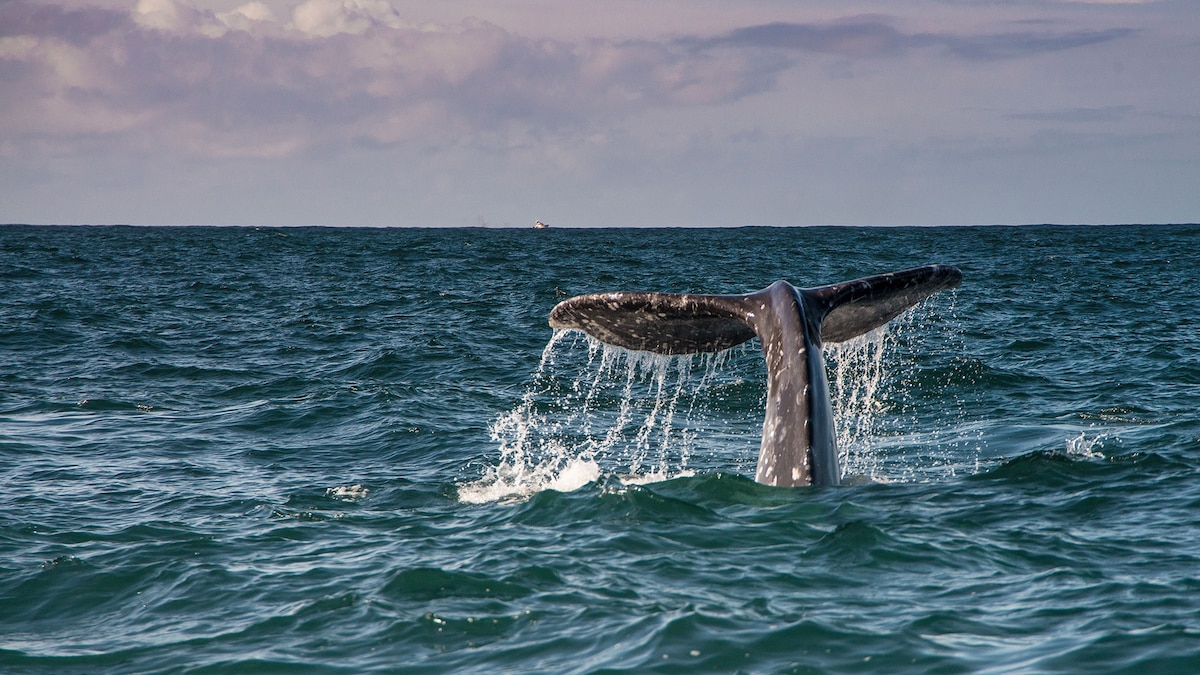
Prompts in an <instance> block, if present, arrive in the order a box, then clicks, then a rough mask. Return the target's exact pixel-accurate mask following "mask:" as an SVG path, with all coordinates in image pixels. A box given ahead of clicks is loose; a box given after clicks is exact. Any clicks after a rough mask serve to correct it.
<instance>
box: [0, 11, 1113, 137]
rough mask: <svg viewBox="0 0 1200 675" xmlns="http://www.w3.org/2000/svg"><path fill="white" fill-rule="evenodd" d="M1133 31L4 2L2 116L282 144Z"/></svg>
mask: <svg viewBox="0 0 1200 675" xmlns="http://www.w3.org/2000/svg"><path fill="white" fill-rule="evenodd" d="M1129 34H1130V31H1128V30H1124V29H1110V30H1101V31H1082V32H1080V31H1076V32H1059V33H1055V32H1049V31H1047V32H1014V33H1001V34H987V35H952V34H945V33H931V32H905V31H903V30H900V29H899V28H897V27H895V26H894V25H893V24H892V22H891V21H890V20H889V19H888V18H887V17H880V16H860V17H851V18H848V19H845V20H842V21H835V22H830V23H769V24H762V25H752V26H745V27H741V28H737V29H734V30H731V31H728V32H725V33H722V34H718V35H716V36H684V37H676V38H671V39H664V40H658V41H654V40H633V41H621V40H611V39H591V40H576V41H562V40H554V39H538V38H531V37H526V36H522V35H520V34H517V33H513V32H510V31H508V30H505V29H503V28H501V27H499V26H497V25H494V24H491V23H487V22H483V21H478V20H471V19H467V20H463V21H461V22H459V23H457V24H454V25H443V26H436V25H429V24H415V23H412V22H409V21H407V20H405V18H404V17H403V16H402V15H401V14H400V13H399V12H398V11H397V10H396V9H395V8H394V7H393V6H392V5H391V4H390V3H389V2H387V0H307V1H306V2H303V3H302V4H300V5H298V6H296V7H295V9H294V10H293V11H292V12H291V15H290V16H286V17H277V16H276V15H275V14H274V13H273V12H272V10H271V8H270V7H269V6H267V5H266V4H264V3H263V2H260V1H255V2H249V3H247V4H244V5H242V6H240V7H238V8H236V9H234V10H231V11H228V12H212V11H208V10H201V9H197V8H196V7H195V6H193V5H191V4H188V3H187V2H184V1H182V0H139V2H138V3H137V4H136V6H135V7H134V8H133V9H132V11H129V10H119V9H102V8H97V7H85V8H81V9H67V8H65V7H62V6H57V5H53V4H49V5H47V4H43V3H38V4H33V3H27V2H5V3H0V95H2V97H3V100H4V101H5V104H6V114H5V115H4V116H3V118H2V119H0V134H3V135H4V136H5V137H6V138H8V139H10V140H12V139H35V140H39V141H42V142H60V143H69V142H72V140H73V139H77V138H79V137H81V136H90V137H103V138H122V139H124V140H126V141H127V142H140V143H143V144H145V145H146V146H147V147H148V148H163V147H175V148H182V149H184V150H185V151H187V152H191V153H196V154H200V155H212V156H249V157H279V156H287V155H291V154H295V153H299V152H304V151H306V150H314V149H320V148H323V147H336V146H339V145H344V144H348V143H357V144H382V145H386V144H395V143H416V144H421V143H434V144H436V143H445V142H457V141H458V140H459V139H463V138H470V137H472V136H473V135H479V134H499V135H505V134H512V135H513V136H520V135H522V134H528V133H530V130H538V131H540V132H545V131H551V132H552V131H554V130H556V129H566V130H573V131H572V133H581V131H580V130H586V129H587V128H588V127H589V126H593V125H600V126H603V125H604V124H606V122H607V121H610V120H614V119H621V118H622V117H624V116H628V115H632V114H637V113H639V112H641V111H646V110H650V109H668V108H677V107H696V106H709V105H714V104H720V103H728V102H731V101H737V100H739V99H742V98H745V97H747V96H750V95H753V94H756V93H761V92H766V91H770V90H771V89H773V88H774V87H776V86H777V81H778V77H779V75H780V73H782V72H783V71H785V70H787V69H788V68H790V67H792V66H794V65H795V64H797V63H798V62H799V61H800V60H802V59H803V58H804V57H805V55H806V54H817V55H825V56H830V57H834V58H839V59H878V58H885V57H894V58H902V57H904V56H905V55H906V54H909V53H912V52H914V51H917V50H935V51H936V52H938V53H940V54H942V55H944V56H947V57H949V58H957V59H967V60H972V61H988V60H1002V59H1017V58H1021V57H1025V56H1031V55H1036V54H1041V53H1046V52H1052V51H1058V50H1065V49H1073V48H1077V47H1083V46H1087V45H1093V44H1098V43H1102V42H1107V41H1112V40H1116V39H1120V38H1122V37H1125V36H1127V35H1129ZM135 132H136V133H135Z"/></svg>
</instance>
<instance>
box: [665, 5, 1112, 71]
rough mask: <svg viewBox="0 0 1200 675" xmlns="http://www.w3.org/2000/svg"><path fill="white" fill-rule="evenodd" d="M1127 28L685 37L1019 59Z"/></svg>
mask: <svg viewBox="0 0 1200 675" xmlns="http://www.w3.org/2000/svg"><path fill="white" fill-rule="evenodd" d="M1133 32H1134V31H1132V30H1130V29H1126V28H1113V29H1108V30H1099V31H1068V32H1058V33H1056V32H1051V31H1043V32H1033V31H1014V32H1006V33H993V34H979V35H956V34H952V33H930V32H917V33H904V32H902V31H900V30H898V29H896V28H895V27H894V26H893V25H892V23H891V21H890V20H889V19H888V18H887V17H883V16H877V15H869V16H861V17H854V18H849V19H845V20H842V21H836V22H833V23H829V24H800V23H770V24H764V25H760V26H749V27H746V28H738V29H736V30H733V31H730V32H728V33H725V34H723V35H719V36H717V37H713V38H704V39H697V38H689V39H685V40H683V41H681V42H682V43H683V44H689V45H691V46H693V47H694V48H696V49H699V50H712V49H718V48H739V49H746V48H750V49H761V50H779V51H786V52H813V53H822V54H834V55H838V56H845V57H850V58H864V57H880V56H890V55H898V54H901V53H903V52H907V51H910V50H915V49H923V48H929V49H940V50H941V51H942V52H944V53H946V54H949V55H952V56H956V57H960V58H964V59H971V60H999V59H1015V58H1021V57H1027V56H1034V55H1037V54H1043V53H1046V52H1056V51H1062V50H1066V49H1075V48H1077V47H1086V46H1089V45H1094V44H1100V43H1103V42H1110V41H1112V40H1117V39H1120V38H1123V37H1127V36H1129V35H1131V34H1133Z"/></svg>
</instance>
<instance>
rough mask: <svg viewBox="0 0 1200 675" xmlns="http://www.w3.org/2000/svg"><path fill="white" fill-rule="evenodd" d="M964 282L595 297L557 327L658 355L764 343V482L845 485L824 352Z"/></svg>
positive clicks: (914, 275)
mask: <svg viewBox="0 0 1200 675" xmlns="http://www.w3.org/2000/svg"><path fill="white" fill-rule="evenodd" d="M961 282H962V273H961V272H960V271H959V270H958V268H956V267H951V266H948V265H929V266H926V267H916V268H913V269H907V270H902V271H900V272H892V273H890V274H880V275H877V276H872V277H865V278H862V279H855V280H853V281H846V282H842V283H840V284H831V285H828V286H819V287H816V288H795V287H794V286H792V285H791V284H789V283H787V282H786V281H776V282H775V283H773V284H771V285H770V286H768V287H767V288H764V289H763V290H761V291H757V292H754V293H748V294H745V295H695V294H673V293H596V294H591V295H580V296H576V297H574V298H570V299H568V300H564V301H563V302H561V303H559V304H558V305H557V306H555V307H554V309H553V310H552V311H551V312H550V325H551V326H553V327H555V328H564V329H567V328H569V329H576V330H581V331H583V332H585V333H587V334H588V335H590V336H592V337H593V338H595V339H597V340H599V341H601V342H604V343H606V344H610V345H615V346H618V347H624V348H625V349H632V350H636V351H648V352H654V353H657V354H694V353H697V352H719V351H722V350H725V349H729V348H730V347H733V346H735V345H739V344H741V343H743V342H746V341H747V340H750V339H751V338H754V337H758V338H759V340H760V341H761V342H762V346H763V355H764V357H765V358H766V361H767V380H768V382H767V410H766V416H765V419H764V421H763V438H762V446H761V449H760V453H759V462H758V470H757V472H756V477H755V479H756V480H758V481H759V482H760V483H766V484H768V485H809V484H817V485H820V484H834V483H837V482H838V481H839V480H840V477H841V476H840V474H841V472H840V468H839V467H838V465H837V448H836V445H835V444H834V436H835V434H834V433H833V412H832V407H831V404H830V401H829V387H828V384H827V382H826V378H825V362H824V358H823V357H822V355H821V346H822V345H823V344H824V343H834V342H842V341H844V340H849V339H851V338H854V337H857V336H859V335H862V334H864V333H867V332H869V331H871V330H873V329H875V328H878V327H879V326H882V325H883V324H885V323H887V322H888V321H891V320H892V319H893V318H895V317H897V316H899V315H900V314H901V313H903V312H904V311H905V310H907V309H908V308H910V307H912V306H913V305H916V304H917V303H919V302H920V301H922V300H924V299H925V298H927V297H929V296H931V295H933V294H934V293H937V292H938V291H943V290H946V289H950V288H954V287H956V286H958V285H959V283H961Z"/></svg>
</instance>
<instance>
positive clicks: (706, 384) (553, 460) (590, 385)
mask: <svg viewBox="0 0 1200 675" xmlns="http://www.w3.org/2000/svg"><path fill="white" fill-rule="evenodd" d="M580 342H583V343H584V344H585V345H586V349H580V348H579V346H580V345H579V343H580ZM733 351H735V350H727V351H725V352H721V353H718V354H701V355H687V356H661V355H657V354H650V353H647V352H631V351H628V350H624V349H621V348H618V347H611V346H608V345H604V344H602V343H600V342H598V341H596V340H594V339H592V338H590V337H587V336H585V335H583V334H582V333H579V332H576V331H557V332H555V334H554V335H553V336H552V337H551V339H550V342H549V343H548V344H547V345H546V348H545V349H544V350H543V351H542V358H541V361H540V363H539V364H538V367H537V370H536V371H535V372H534V375H533V377H532V381H531V383H530V385H529V386H528V387H527V389H526V391H525V394H524V396H523V397H522V400H521V403H520V404H519V405H517V407H516V408H514V409H513V410H511V411H509V412H507V413H505V414H504V415H501V416H500V417H499V418H498V419H497V420H496V421H495V422H493V423H492V425H491V428H490V432H491V436H492V440H494V441H495V442H497V443H498V444H499V447H500V461H499V462H498V463H497V464H496V465H495V466H491V467H488V468H486V469H485V470H484V474H483V476H482V477H481V478H480V479H479V480H477V481H473V482H469V483H463V484H460V485H459V486H458V494H459V499H461V500H462V501H464V502H471V503H480V502H489V501H503V500H510V499H522V498H525V497H528V496H529V495H531V494H534V493H536V492H540V491H542V490H548V489H549V490H558V491H564V492H565V491H571V490H575V489H578V488H580V487H582V486H583V485H586V484H588V483H590V482H594V481H597V480H599V479H600V478H601V476H604V475H610V476H613V477H615V478H617V479H618V480H620V481H621V482H622V483H625V484H640V483H647V482H655V481H661V480H669V479H671V478H677V477H680V476H687V475H692V474H693V472H692V470H691V469H689V468H688V462H689V460H690V459H691V457H692V455H693V452H694V451H695V447H696V442H697V438H698V432H699V430H700V428H701V427H703V426H704V424H703V422H704V420H705V419H708V416H707V412H706V410H705V406H704V404H703V401H704V400H705V399H706V398H709V397H711V396H712V395H713V391H712V390H713V388H714V387H713V385H714V384H715V383H717V381H718V380H722V379H723V380H725V381H728V380H729V379H730V377H729V375H730V374H729V372H728V371H726V370H725V369H723V367H722V366H723V365H724V364H725V362H726V361H727V359H728V358H729V354H730V353H731V352H733ZM565 373H573V375H571V376H564V374H565ZM726 383H727V382H726Z"/></svg>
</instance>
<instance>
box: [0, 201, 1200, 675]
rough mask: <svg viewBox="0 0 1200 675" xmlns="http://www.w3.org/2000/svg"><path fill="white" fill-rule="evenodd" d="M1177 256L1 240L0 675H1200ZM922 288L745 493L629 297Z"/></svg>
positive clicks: (753, 378) (647, 237) (1199, 271)
mask: <svg viewBox="0 0 1200 675" xmlns="http://www.w3.org/2000/svg"><path fill="white" fill-rule="evenodd" d="M1196 251H1200V226H1149V225H1147V226H1107V227H1089V226H1023V227H930V228H856V227H837V228H820V227H814V228H738V229H694V230H693V229H597V230H575V229H548V230H532V229H530V230H500V229H400V228H397V229H349V228H347V229H341V228H277V229H275V228H251V227H244V228H208V227H188V228H175V227H161V228H160V227H108V226H104V227H47V226H4V227H0V481H2V482H0V486H2V488H3V489H2V490H0V672H4V673H176V672H189V673H339V672H341V673H363V672H403V673H447V672H455V673H500V672H504V673H534V672H555V673H621V672H629V673H697V672H712V673H792V672H795V673H808V672H813V673H820V672H873V671H878V672H889V673H895V672H914V673H915V672H920V673H958V672H983V673H993V672H1048V673H1054V672H1064V673H1076V672H1137V673H1148V672H1155V673H1158V672H1178V673H1188V672H1197V671H1200V415H1198V414H1197V409H1198V408H1200V294H1198V293H1197V291H1196V289H1197V287H1198V285H1200V264H1198V263H1197V260H1198V258H1197V255H1196ZM930 263H944V264H951V265H957V266H958V267H959V268H960V269H961V270H962V272H963V278H964V280H963V283H962V285H961V286H960V287H959V288H958V289H957V290H954V291H950V292H945V293H941V294H938V295H936V296H934V297H932V298H930V299H929V300H927V301H925V302H923V303H922V304H921V305H919V306H918V307H916V308H915V309H913V310H912V311H910V312H909V313H908V314H906V315H904V316H903V317H901V318H899V319H897V320H895V321H893V322H892V323H891V324H889V325H888V326H887V327H886V328H885V329H884V330H881V331H876V332H873V333H871V334H869V335H866V336H863V337H861V338H858V339H856V340H854V341H851V342H848V343H844V344H840V345H829V346H828V348H827V359H828V361H829V367H828V372H829V378H830V382H831V389H832V391H833V395H834V404H835V413H836V418H837V425H838V436H839V440H840V445H841V451H842V453H843V466H844V470H845V476H844V478H843V484H842V485H840V486H835V487H821V488H811V487H808V488H774V487H767V486H763V485H759V484H757V483H755V482H754V481H753V475H754V465H755V460H756V457H757V449H758V442H759V437H760V433H761V425H762V416H763V403H764V399H765V388H766V387H765V380H764V375H765V368H764V366H763V363H762V356H761V351H760V349H759V347H758V344H757V342H756V341H752V342H751V343H748V344H746V345H743V346H740V347H736V348H734V349H732V350H729V351H727V352H723V353H720V354H716V355H697V356H690V357H660V356H651V355H647V354H639V353H633V352H624V351H621V350H619V349H615V348H606V347H603V346H601V345H599V344H597V343H595V342H592V341H590V340H589V339H587V338H586V337H584V336H582V335H580V334H578V333H573V332H563V333H558V334H555V333H554V332H553V331H552V329H551V328H550V327H549V325H548V324H547V316H548V314H549V312H550V310H551V308H552V307H553V306H554V305H555V304H556V303H558V302H560V301H561V300H564V299H566V298H567V297H570V296H572V295H577V294H582V293H593V292H601V291H617V290H644V291H663V292H701V293H743V292H748V291H753V290H757V289H760V288H763V287H765V286H767V285H769V284H770V283H771V282H773V281H775V280H777V279H786V280H788V281H790V282H791V283H793V284H795V285H797V286H817V285H822V284H826V283H833V282H839V281H844V280H848V279H852V278H856V277H861V276H867V275H871V274H877V273H882V272H888V271H893V270H898V269H903V268H907V267H914V266H918V265H925V264H930Z"/></svg>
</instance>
